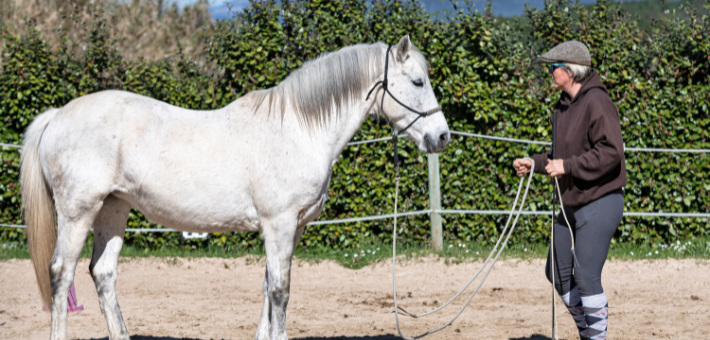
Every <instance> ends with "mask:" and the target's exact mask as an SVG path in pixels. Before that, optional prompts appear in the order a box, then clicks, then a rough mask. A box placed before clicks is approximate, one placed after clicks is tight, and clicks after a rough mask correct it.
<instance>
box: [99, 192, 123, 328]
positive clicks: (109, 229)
mask: <svg viewBox="0 0 710 340" xmlns="http://www.w3.org/2000/svg"><path fill="white" fill-rule="evenodd" d="M130 210H131V206H130V205H129V204H128V203H127V202H126V201H124V200H121V199H119V198H116V197H115V196H113V195H109V196H108V197H106V199H105V200H104V205H103V208H101V211H100V212H99V215H98V216H97V217H96V220H95V221H94V252H93V254H92V255H91V265H89V271H90V272H91V277H93V278H94V284H96V292H97V293H98V296H99V306H100V307H101V313H103V315H104V318H105V319H106V324H107V326H108V334H109V339H111V340H115V339H129V336H128V330H127V329H126V324H125V323H124V322H123V317H122V316H121V310H120V309H119V307H118V300H117V299H116V276H117V269H118V255H119V254H120V252H121V247H122V246H123V235H124V232H125V230H126V221H127V219H128V213H129V211H130Z"/></svg>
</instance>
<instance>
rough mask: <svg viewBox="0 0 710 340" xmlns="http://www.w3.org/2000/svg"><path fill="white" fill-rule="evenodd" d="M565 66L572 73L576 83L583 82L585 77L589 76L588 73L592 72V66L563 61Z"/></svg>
mask: <svg viewBox="0 0 710 340" xmlns="http://www.w3.org/2000/svg"><path fill="white" fill-rule="evenodd" d="M565 68H566V69H568V70H569V71H570V73H572V79H573V80H574V81H575V82H576V83H581V82H583V81H584V80H585V79H587V77H589V74H591V73H592V68H591V67H589V66H585V65H578V64H569V63H565Z"/></svg>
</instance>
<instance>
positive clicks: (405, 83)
mask: <svg viewBox="0 0 710 340" xmlns="http://www.w3.org/2000/svg"><path fill="white" fill-rule="evenodd" d="M387 58H388V59H389V60H388V61H387V64H388V65H387V67H386V69H385V72H386V74H385V76H384V79H386V80H387V85H386V86H387V88H386V90H388V91H389V92H390V93H389V94H387V93H385V94H384V96H385V98H384V103H383V107H382V111H384V114H385V115H386V116H387V118H388V119H389V120H390V121H391V122H392V123H393V124H394V126H395V128H396V129H397V131H404V132H405V133H406V134H407V135H408V136H409V138H411V139H412V140H413V141H414V142H415V143H416V144H417V146H418V147H419V150H421V151H422V152H426V153H432V152H441V151H443V150H444V147H445V146H446V144H448V143H449V141H451V134H450V133H449V126H448V125H447V124H446V119H445V118H444V113H443V112H442V111H441V109H440V108H439V104H438V102H437V100H436V97H435V96H434V89H433V88H432V86H431V82H429V72H428V66H427V63H426V59H425V58H424V55H422V53H421V52H419V50H418V49H417V48H416V47H414V46H413V45H412V42H411V41H410V40H409V36H408V35H405V36H404V37H402V39H400V40H399V43H398V44H397V45H396V46H392V47H391V48H390V49H389V53H388V55H387ZM380 95H382V94H380ZM380 95H378V96H377V97H376V101H377V102H376V105H377V106H379V105H380V101H381V100H382V98H381V97H380ZM397 101H399V103H398V102H397ZM410 109H411V110H410ZM415 111H416V112H415ZM410 125H411V126H410Z"/></svg>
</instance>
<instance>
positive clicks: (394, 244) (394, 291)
mask: <svg viewBox="0 0 710 340" xmlns="http://www.w3.org/2000/svg"><path fill="white" fill-rule="evenodd" d="M393 138H394V149H395V168H396V175H395V197H394V227H393V228H392V230H393V231H392V296H393V298H394V313H395V320H396V322H397V332H399V335H400V336H401V337H402V338H404V339H407V340H414V339H418V338H422V337H425V336H427V335H430V334H433V333H435V332H438V331H440V330H442V329H444V328H446V327H448V326H450V325H451V324H452V323H453V322H454V321H455V320H456V319H457V318H458V317H459V316H460V315H461V314H462V313H463V311H464V310H465V309H466V307H468V305H469V303H470V302H471V300H473V298H474V296H475V295H476V293H478V291H479V289H480V288H481V286H482V285H483V282H484V281H485V280H486V278H487V277H488V274H490V272H491V270H492V269H493V266H495V263H496V262H497V261H498V258H499V257H500V255H501V254H502V253H503V250H504V249H505V246H506V245H507V243H508V240H509V239H510V236H511V235H512V233H513V230H514V229H515V226H516V224H517V223H518V219H519V218H520V214H521V212H522V210H523V205H524V204H525V199H526V198H527V195H528V190H529V189H530V183H531V182H532V175H533V171H532V169H534V168H535V161H534V160H532V159H531V158H525V159H528V160H530V162H531V163H532V169H531V171H530V176H529V177H528V184H527V186H526V187H525V193H524V194H523V199H522V201H521V203H520V206H519V209H518V213H517V214H516V216H515V220H514V221H513V225H512V226H511V228H510V231H508V234H507V236H506V234H505V233H506V231H507V229H508V225H509V224H510V221H511V219H512V217H513V215H514V212H515V208H516V205H517V203H518V198H519V197H520V191H521V189H522V187H523V182H524V180H525V178H521V179H520V184H519V185H518V191H517V193H516V195H515V200H514V201H513V207H512V209H511V213H510V215H509V216H508V221H507V222H506V224H505V227H504V228H503V231H502V232H501V236H500V237H499V238H498V241H497V242H496V245H495V246H494V247H493V250H491V253H490V254H489V255H488V258H486V261H485V262H484V263H483V265H482V266H481V268H480V269H479V270H478V271H477V272H476V273H475V274H474V276H473V277H472V278H471V279H470V280H469V281H468V283H467V284H466V285H465V286H464V287H463V288H461V290H459V292H458V293H456V295H454V297H452V298H451V299H449V301H447V302H446V303H444V304H443V305H442V306H440V307H438V308H436V309H434V310H431V311H429V312H426V313H422V314H419V315H414V314H411V313H409V312H407V311H406V310H404V309H402V308H400V307H398V306H397V283H396V256H397V203H398V198H399V179H400V176H399V163H398V162H397V139H396V138H397V137H396V131H395V136H394V137H393ZM504 236H505V241H504V242H503V244H502V246H501V248H500V250H498V253H497V254H496V256H495V258H494V259H493V262H492V263H491V265H490V267H489V268H488V270H487V271H486V274H485V275H484V276H483V278H482V279H481V282H480V283H479V284H478V286H477V287H476V289H475V290H474V291H473V293H471V296H470V297H469V298H468V300H467V301H466V303H465V304H464V305H463V306H462V307H461V309H460V310H459V312H458V313H456V315H454V317H453V318H452V319H451V320H449V321H448V322H447V323H445V324H444V325H443V326H441V327H439V328H436V329H433V330H430V331H428V332H426V333H422V334H420V335H417V336H414V337H408V336H406V335H404V334H403V333H402V330H401V328H400V325H399V314H403V315H407V316H410V317H412V318H420V317H423V316H426V315H429V314H432V313H434V312H437V311H439V310H441V309H442V308H444V307H446V306H447V305H449V304H450V303H451V302H452V301H454V300H455V299H456V298H457V297H458V296H459V295H461V294H462V293H463V292H464V291H465V290H466V288H468V287H469V286H470V285H471V283H472V282H473V281H474V280H475V279H476V278H477V277H478V275H479V274H480V273H481V272H482V271H483V269H484V268H485V266H486V265H487V264H488V261H489V260H490V259H491V257H492V256H493V254H494V253H495V252H496V250H497V248H498V246H499V245H500V243H501V241H502V240H503V237H504ZM400 310H401V311H402V313H400Z"/></svg>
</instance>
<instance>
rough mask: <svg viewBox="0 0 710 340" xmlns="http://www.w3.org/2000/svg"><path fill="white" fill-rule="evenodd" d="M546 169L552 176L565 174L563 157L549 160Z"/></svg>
mask: <svg viewBox="0 0 710 340" xmlns="http://www.w3.org/2000/svg"><path fill="white" fill-rule="evenodd" d="M545 171H547V173H548V174H550V176H552V177H557V176H559V175H564V174H565V168H564V166H563V164H562V160H561V159H553V160H551V161H549V162H547V166H546V167H545Z"/></svg>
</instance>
